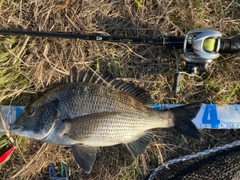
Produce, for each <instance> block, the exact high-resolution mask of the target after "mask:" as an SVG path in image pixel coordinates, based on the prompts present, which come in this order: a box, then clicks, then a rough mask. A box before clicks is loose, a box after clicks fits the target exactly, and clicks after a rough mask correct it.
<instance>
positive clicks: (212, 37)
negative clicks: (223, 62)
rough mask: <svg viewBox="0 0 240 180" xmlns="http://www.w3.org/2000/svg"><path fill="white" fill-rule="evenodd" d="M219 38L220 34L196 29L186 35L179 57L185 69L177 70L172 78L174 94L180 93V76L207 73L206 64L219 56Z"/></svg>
mask: <svg viewBox="0 0 240 180" xmlns="http://www.w3.org/2000/svg"><path fill="white" fill-rule="evenodd" d="M221 37H222V33H220V32H218V31H214V30H207V29H197V30H192V31H190V32H188V33H187V35H186V37H185V39H184V46H183V54H181V55H180V57H181V58H182V59H183V60H184V61H185V62H186V68H185V70H184V71H179V70H178V68H177V72H176V73H175V76H174V85H173V91H174V92H179V91H180V85H179V84H180V78H181V74H183V73H187V74H189V75H202V74H203V73H204V72H206V71H207V66H208V64H209V63H211V62H212V61H213V60H214V59H217V58H218V57H219V56H220V54H219V50H220V44H221V41H220V38H221ZM177 67H178V62H177Z"/></svg>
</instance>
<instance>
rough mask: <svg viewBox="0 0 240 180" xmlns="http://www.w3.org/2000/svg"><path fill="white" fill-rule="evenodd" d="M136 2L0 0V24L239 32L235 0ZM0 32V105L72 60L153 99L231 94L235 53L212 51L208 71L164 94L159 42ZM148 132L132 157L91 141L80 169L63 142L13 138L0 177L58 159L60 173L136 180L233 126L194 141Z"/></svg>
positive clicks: (136, 32)
mask: <svg viewBox="0 0 240 180" xmlns="http://www.w3.org/2000/svg"><path fill="white" fill-rule="evenodd" d="M141 2H142V4H143V6H142V7H138V6H137V5H136V3H134V1H132V0H124V1H107V0H100V1H93V0H88V1H84V0H82V1H70V3H69V4H66V5H67V6H66V7H65V8H64V7H62V8H58V9H57V10H56V8H57V7H58V5H63V4H64V3H65V1H64V0H62V1H39V0H34V1H26V0H21V1H19V0H18V1H17V0H2V1H0V28H1V29H2V28H4V29H24V30H36V31H54V32H73V33H82V34H107V35H112V36H126V37H143V38H149V37H151V38H158V37H161V36H162V35H178V36H184V35H185V34H186V33H187V32H188V31H189V30H191V29H195V28H210V29H215V30H218V31H221V32H222V33H223V34H224V35H226V36H234V35H236V34H238V33H239V32H240V30H239V27H240V20H239V18H240V11H239V8H240V3H239V1H238V0H233V1H221V0H214V1H213V0H208V1H202V0H194V1H184V0H179V1H176V0H171V1H164V0H148V1H141ZM0 38H1V39H0V40H1V41H0V74H1V76H2V77H6V78H5V79H3V80H2V79H0V85H1V87H0V91H1V97H0V99H1V101H2V102H3V103H5V104H6V105H7V104H18V105H26V104H27V103H28V102H30V101H32V100H33V99H35V98H36V93H35V92H41V91H43V90H45V89H46V87H48V86H50V85H52V84H54V83H56V82H58V81H59V80H60V79H61V78H62V77H64V76H65V75H66V74H68V72H69V70H70V69H71V67H73V66H76V67H77V68H79V69H80V68H82V67H83V66H85V67H91V68H92V69H94V70H97V71H99V72H100V73H103V74H113V75H114V76H115V77H118V78H124V79H125V80H126V81H133V82H134V83H135V84H137V85H138V86H141V87H143V88H144V89H146V90H147V91H149V92H150V93H151V94H152V96H153V97H154V99H155V100H156V102H157V103H193V102H196V101H201V102H203V103H219V104H223V103H239V101H240V91H239V87H238V86H239V79H240V73H239V72H240V66H239V60H240V58H239V56H238V55H231V56H230V55H223V56H221V57H220V58H219V59H218V60H217V61H215V62H213V63H212V64H211V65H210V67H209V73H208V74H206V75H205V76H204V77H199V78H189V77H188V76H184V77H183V78H182V84H181V85H182V91H181V92H180V93H178V94H174V93H173V92H172V91H171V86H172V82H173V75H174V72H175V68H176V67H175V55H174V52H173V51H170V50H167V49H164V48H162V47H159V46H153V45H152V46H148V45H125V44H121V43H97V42H86V41H77V40H66V39H50V38H36V37H35V38H33V37H25V36H22V37H14V36H0ZM4 53H5V54H4ZM2 59H4V60H2ZM13 77H15V78H13ZM13 79H14V81H13ZM7 80H8V81H10V82H7ZM234 89H236V91H233V90H234ZM24 92H25V93H24ZM29 93H30V96H29ZM26 94H27V95H26ZM156 134H157V136H156V137H155V138H154V140H153V142H152V143H151V144H150V145H149V146H148V149H147V151H146V153H144V154H143V155H140V156H139V157H138V158H137V160H136V161H134V160H133V159H132V158H131V157H130V155H129V154H128V152H127V151H126V150H125V148H124V147H122V146H114V147H108V148H101V151H100V153H99V154H100V158H99V160H98V161H97V162H96V163H95V165H94V167H93V171H92V173H91V174H90V175H86V174H84V173H83V172H82V170H81V169H77V166H76V163H75V162H74V161H73V158H72V156H71V154H70V151H69V149H68V148H63V147H56V146H53V145H45V144H42V143H39V142H36V141H33V140H29V139H27V140H23V139H19V140H18V142H19V145H18V149H17V151H15V153H14V154H13V155H12V157H11V159H10V160H9V161H8V162H6V163H5V164H3V165H1V167H0V168H1V171H0V178H1V179H10V178H12V179H46V178H47V177H48V166H49V163H51V162H52V163H54V164H55V165H59V164H60V162H63V163H65V164H66V165H67V166H68V168H69V170H70V179H144V178H146V177H147V176H148V175H149V173H150V172H151V171H152V170H153V169H154V168H156V167H157V166H158V164H160V163H163V162H164V161H166V160H168V159H170V158H174V157H178V156H181V155H185V154H189V153H193V152H197V151H200V150H204V149H207V148H210V147H213V146H215V143H223V144H224V143H227V142H231V141H232V139H233V137H235V136H238V135H239V131H238V130H225V131H220V130H212V131H210V130H204V131H203V132H202V134H203V140H202V141H201V142H196V141H194V140H191V139H188V138H185V137H183V136H180V135H178V134H177V133H174V132H172V131H171V130H164V131H158V132H157V133H156ZM173 137H174V138H173ZM226 137H227V138H226Z"/></svg>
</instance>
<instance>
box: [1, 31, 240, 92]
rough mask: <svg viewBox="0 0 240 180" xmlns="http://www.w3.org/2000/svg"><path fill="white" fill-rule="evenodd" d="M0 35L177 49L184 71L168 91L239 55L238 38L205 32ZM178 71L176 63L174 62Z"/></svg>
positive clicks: (239, 38) (178, 74) (25, 33)
mask: <svg viewBox="0 0 240 180" xmlns="http://www.w3.org/2000/svg"><path fill="white" fill-rule="evenodd" d="M0 34H2V35H15V36H16V35H25V36H33V37H44V38H45V37H48V38H65V39H77V40H85V41H98V42H115V43H118V42H119V43H127V44H148V45H161V46H163V47H166V48H167V49H181V50H182V54H181V55H180V57H181V59H183V60H184V61H185V62H186V67H185V69H184V70H179V69H177V72H176V73H175V75H174V84H173V88H172V90H173V91H174V92H179V91H180V79H181V74H183V73H187V74H192V75H193V74H197V75H202V74H203V73H204V72H207V66H208V64H209V63H211V62H212V61H213V60H215V59H217V58H218V57H219V56H220V53H228V54H232V53H236V52H240V36H239V37H234V38H223V37H222V33H221V32H219V31H215V30H209V29H196V30H192V31H189V32H188V33H187V34H186V36H185V37H177V36H167V37H162V38H159V39H145V38H128V37H112V36H104V35H96V36H95V35H85V34H73V33H54V32H38V31H22V30H0ZM177 67H178V62H177Z"/></svg>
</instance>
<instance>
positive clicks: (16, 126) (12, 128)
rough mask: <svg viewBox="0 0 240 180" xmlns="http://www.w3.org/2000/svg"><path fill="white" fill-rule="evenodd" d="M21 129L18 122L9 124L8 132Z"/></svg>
mask: <svg viewBox="0 0 240 180" xmlns="http://www.w3.org/2000/svg"><path fill="white" fill-rule="evenodd" d="M22 129H23V126H22V125H18V124H11V125H10V129H9V130H10V132H15V131H20V130H22Z"/></svg>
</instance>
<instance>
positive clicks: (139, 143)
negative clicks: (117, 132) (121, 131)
mask: <svg viewBox="0 0 240 180" xmlns="http://www.w3.org/2000/svg"><path fill="white" fill-rule="evenodd" d="M152 137H153V134H152V133H151V132H149V131H147V132H145V133H144V134H143V135H142V136H140V137H139V138H138V139H136V140H135V141H132V142H130V143H127V144H126V147H127V149H128V150H129V151H130V153H131V154H132V156H133V157H134V156H135V155H138V154H142V153H144V151H145V149H146V147H147V145H148V144H149V143H150V141H151V139H152Z"/></svg>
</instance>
